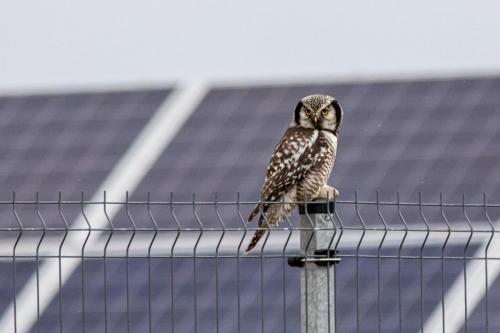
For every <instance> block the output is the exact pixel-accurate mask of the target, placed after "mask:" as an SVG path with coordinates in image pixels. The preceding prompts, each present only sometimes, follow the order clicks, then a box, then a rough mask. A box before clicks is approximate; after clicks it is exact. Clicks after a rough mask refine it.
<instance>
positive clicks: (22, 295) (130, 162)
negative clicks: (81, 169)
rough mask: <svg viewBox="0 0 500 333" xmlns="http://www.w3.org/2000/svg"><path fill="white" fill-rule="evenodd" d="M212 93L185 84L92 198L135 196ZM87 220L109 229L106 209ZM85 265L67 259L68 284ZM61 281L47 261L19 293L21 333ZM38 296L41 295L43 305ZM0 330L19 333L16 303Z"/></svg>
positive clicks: (73, 238) (76, 237)
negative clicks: (73, 274) (183, 128)
mask: <svg viewBox="0 0 500 333" xmlns="http://www.w3.org/2000/svg"><path fill="white" fill-rule="evenodd" d="M208 90H209V87H208V85H207V84H205V83H204V82H195V83H187V84H181V85H180V86H179V88H178V89H176V90H174V91H173V92H172V93H170V94H169V96H168V97H167V99H166V100H165V102H164V103H163V104H162V105H161V106H160V108H159V109H158V110H157V111H156V113H155V114H154V116H153V117H152V118H151V119H150V120H149V122H148V123H147V124H146V126H145V127H144V128H143V129H142V131H141V132H140V133H139V135H138V137H137V138H136V139H135V141H134V142H133V144H132V145H131V146H130V148H129V149H128V150H127V151H126V152H125V154H124V155H123V156H122V158H121V159H120V160H119V161H118V163H117V164H116V165H115V167H114V168H113V169H112V171H111V172H110V173H109V175H108V176H107V178H106V179H105V180H104V181H103V182H102V184H101V185H100V187H99V188H98V190H97V191H96V192H95V194H94V195H93V197H92V199H91V200H92V201H99V200H102V199H103V192H104V191H106V192H107V199H109V200H117V201H118V200H123V199H124V195H125V192H126V191H129V192H130V193H132V192H133V191H134V190H135V188H136V187H137V186H138V185H139V184H140V182H141V180H142V179H143V178H144V176H145V175H147V173H148V172H149V170H150V169H151V167H152V166H153V165H154V163H155V162H156V161H157V159H158V158H159V157H160V155H161V154H162V153H163V152H164V150H165V148H166V147H167V146H168V144H169V143H170V142H171V141H172V139H173V138H174V137H175V135H176V134H177V133H178V131H179V130H180V129H181V128H182V126H183V125H184V123H185V122H186V120H187V119H188V118H189V116H190V115H191V113H192V112H193V111H194V110H195V109H196V107H197V106H198V105H199V103H200V102H201V101H202V99H203V98H204V97H205V96H206V94H207V92H208ZM120 207H121V206H120V205H109V207H108V210H107V213H108V216H109V218H110V219H113V217H114V216H115V215H116V214H117V213H118V211H119V209H120ZM86 216H87V218H88V220H89V221H90V223H91V225H92V227H93V228H104V227H106V225H107V224H108V221H107V220H106V218H105V217H104V216H103V214H102V206H99V205H90V206H89V207H88V209H87V210H86ZM73 226H74V227H79V228H86V227H87V225H86V223H85V219H84V217H83V216H82V215H80V216H79V217H77V219H76V220H75V222H74V224H73ZM97 234H98V232H93V235H94V237H91V238H89V240H88V243H87V245H88V246H89V247H92V245H93V243H94V242H96V241H97V239H98V237H96V236H98V235H97ZM85 236H86V235H83V233H70V234H69V235H68V237H67V239H66V242H65V244H67V246H68V247H74V249H72V250H77V249H76V248H77V247H80V246H81V244H82V243H83V240H84V238H85ZM65 246H66V245H65ZM79 265H80V259H67V258H66V259H64V262H63V264H62V267H61V283H62V285H64V283H65V282H66V281H67V280H68V278H69V277H70V276H71V274H72V273H73V272H74V271H75V269H77V268H78V266H79ZM58 281H59V263H58V261H54V260H47V261H42V262H41V264H40V267H39V278H37V275H36V274H33V275H32V276H31V277H30V278H29V280H28V281H27V282H26V284H25V285H24V287H23V288H22V290H21V292H19V293H18V294H17V306H16V314H17V315H16V317H17V322H16V323H17V327H16V331H15V332H16V333H27V332H29V331H30V329H31V327H32V326H33V325H35V323H36V321H37V317H38V311H39V313H40V315H41V314H42V313H43V311H44V310H45V309H46V308H47V306H48V305H49V304H50V302H51V301H52V299H53V298H54V297H55V296H57V293H58V292H59V283H58ZM37 296H38V297H39V301H38V304H37ZM37 305H38V307H39V310H38V308H37ZM0 332H14V303H13V302H12V303H11V304H10V306H9V307H8V308H7V310H6V311H5V312H4V313H3V315H2V317H1V318H0Z"/></svg>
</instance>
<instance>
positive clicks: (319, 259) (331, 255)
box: [288, 249, 340, 267]
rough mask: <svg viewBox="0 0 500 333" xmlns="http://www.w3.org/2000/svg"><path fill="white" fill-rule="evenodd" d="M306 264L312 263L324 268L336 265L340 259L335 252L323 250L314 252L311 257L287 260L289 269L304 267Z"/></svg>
mask: <svg viewBox="0 0 500 333" xmlns="http://www.w3.org/2000/svg"><path fill="white" fill-rule="evenodd" d="M306 262H313V263H315V264H316V265H318V266H323V267H324V266H329V265H335V264H338V263H339V262H340V257H338V256H337V251H336V250H331V249H323V250H315V251H314V255H313V256H312V257H311V256H307V257H306V256H298V257H289V258H288V265H289V266H291V267H304V264H305V263H306Z"/></svg>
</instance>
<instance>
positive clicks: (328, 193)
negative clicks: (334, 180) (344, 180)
mask: <svg viewBox="0 0 500 333" xmlns="http://www.w3.org/2000/svg"><path fill="white" fill-rule="evenodd" d="M339 194H340V193H339V191H338V190H337V189H336V188H334V187H331V186H328V185H324V186H323V187H322V188H321V190H320V191H319V194H318V198H324V199H326V198H330V199H333V198H335V197H338V196H339Z"/></svg>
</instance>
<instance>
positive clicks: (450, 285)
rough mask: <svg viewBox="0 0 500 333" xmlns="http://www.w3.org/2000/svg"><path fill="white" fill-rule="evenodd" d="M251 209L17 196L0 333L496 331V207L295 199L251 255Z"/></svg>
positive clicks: (2, 262)
mask: <svg viewBox="0 0 500 333" xmlns="http://www.w3.org/2000/svg"><path fill="white" fill-rule="evenodd" d="M255 204H256V202H245V201H241V200H239V198H238V197H236V198H235V199H234V200H229V201H222V200H218V199H217V196H215V198H214V199H212V200H204V201H201V200H199V199H198V198H197V196H196V195H193V197H192V200H191V201H178V200H176V199H175V197H174V196H173V195H171V197H170V198H168V199H167V200H152V199H151V198H150V197H149V195H148V199H147V200H144V201H132V200H129V197H128V195H126V197H125V199H124V200H121V201H112V200H108V199H107V198H106V195H105V194H104V195H103V200H102V201H99V202H91V201H87V200H85V198H84V196H83V195H82V198H81V200H65V199H64V198H63V196H62V195H61V194H59V197H58V200H53V201H43V200H40V199H39V197H38V195H37V196H36V197H35V199H34V200H28V201H26V200H24V201H21V200H18V199H16V197H15V195H13V197H12V200H9V201H2V202H0V218H1V220H0V241H1V243H0V244H1V245H0V293H1V295H2V296H1V297H0V313H1V316H2V317H1V318H0V331H2V332H4V331H5V332H69V331H80V332H160V331H161V332H255V331H261V332H306V331H307V332H419V331H425V332H461V331H464V332H477V331H490V332H496V331H498V329H500V319H498V318H497V316H495V313H496V312H497V311H498V310H500V292H499V291H500V285H498V282H497V281H496V280H497V279H496V277H497V276H498V273H499V272H500V265H499V263H500V261H499V259H500V256H498V253H499V251H498V250H499V249H500V242H499V241H498V228H497V220H498V218H499V217H500V205H499V204H493V203H488V201H487V198H486V197H484V200H483V201H482V202H475V203H473V202H467V200H466V198H464V199H463V200H462V202H454V203H450V202H446V200H444V199H443V197H442V196H441V197H440V199H439V200H437V201H435V202H427V201H425V200H424V199H423V198H421V197H420V196H419V198H418V200H416V201H411V202H410V201H402V200H400V199H399V195H398V196H396V197H395V199H394V200H390V201H382V200H379V198H378V195H377V198H376V199H375V200H372V201H367V200H360V199H359V198H358V197H357V196H355V198H354V200H336V201H333V202H331V203H330V204H327V203H326V202H322V201H318V202H314V203H299V204H300V209H299V210H298V212H299V214H296V215H292V216H291V217H290V218H288V219H286V220H285V221H284V222H283V223H282V224H281V225H280V226H277V227H271V229H270V232H268V233H266V236H265V237H264V238H263V239H262V240H261V242H259V244H258V246H257V247H256V249H255V250H253V251H251V252H250V253H248V254H245V253H243V249H244V248H245V246H246V245H247V243H248V242H249V240H250V238H251V236H252V234H253V232H254V231H255V230H256V227H255V225H252V224H249V225H247V224H246V216H247V214H248V213H249V211H250V210H251V209H252V208H253V206H254V205H255ZM273 204H283V203H273ZM315 205H316V206H317V205H320V207H322V208H321V209H319V210H317V209H316V208H315V207H316V206H315ZM325 316H326V318H327V319H326V321H324V324H325V325H326V328H321V325H319V326H316V327H315V326H314V325H312V324H311V322H313V321H316V322H319V321H321V320H324V318H325ZM321 318H323V319H321Z"/></svg>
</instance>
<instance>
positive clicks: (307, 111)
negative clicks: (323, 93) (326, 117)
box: [305, 109, 311, 117]
mask: <svg viewBox="0 0 500 333" xmlns="http://www.w3.org/2000/svg"><path fill="white" fill-rule="evenodd" d="M305 113H306V116H308V117H310V116H311V110H307V109H306V112H305Z"/></svg>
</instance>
